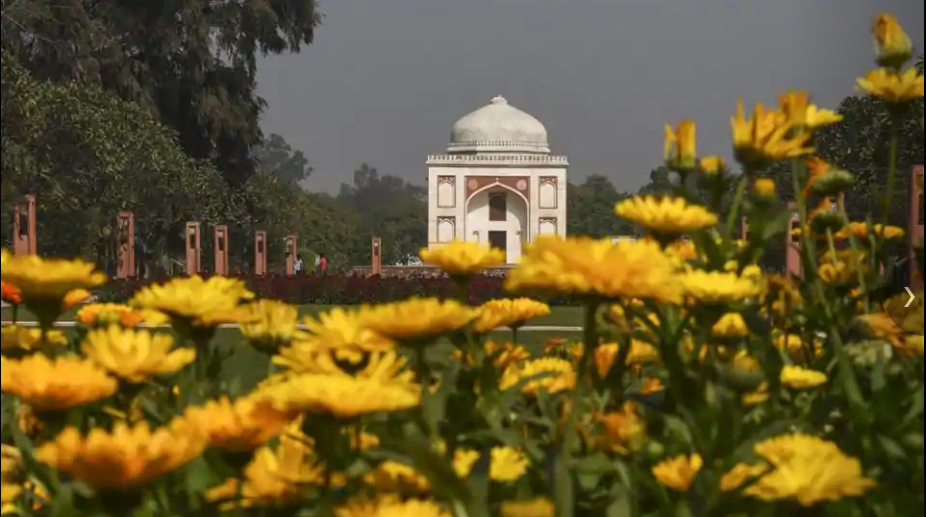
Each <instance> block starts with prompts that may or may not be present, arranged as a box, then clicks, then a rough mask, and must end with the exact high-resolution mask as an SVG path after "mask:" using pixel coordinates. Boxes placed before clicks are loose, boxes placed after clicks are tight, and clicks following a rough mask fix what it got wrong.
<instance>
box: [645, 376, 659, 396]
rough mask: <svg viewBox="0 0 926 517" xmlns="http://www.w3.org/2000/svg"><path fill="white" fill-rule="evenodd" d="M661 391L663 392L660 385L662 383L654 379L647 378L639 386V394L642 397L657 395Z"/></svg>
mask: <svg viewBox="0 0 926 517" xmlns="http://www.w3.org/2000/svg"><path fill="white" fill-rule="evenodd" d="M663 390H665V386H663V385H662V381H661V380H659V379H657V378H655V377H648V378H646V379H643V383H642V385H641V386H640V393H641V394H643V395H650V394H652V393H659V392H660V391H663Z"/></svg>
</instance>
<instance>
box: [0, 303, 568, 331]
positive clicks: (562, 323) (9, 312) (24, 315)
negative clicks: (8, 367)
mask: <svg viewBox="0 0 926 517" xmlns="http://www.w3.org/2000/svg"><path fill="white" fill-rule="evenodd" d="M331 308H332V306H329V305H303V306H300V307H299V312H300V314H302V315H303V316H313V315H316V314H318V313H320V312H324V311H326V310H329V309H331ZM77 310H78V309H72V310H71V311H69V312H68V313H66V314H64V316H62V317H61V321H74V314H75V313H76V312H77ZM12 318H13V309H11V308H9V307H4V308H3V309H2V310H0V320H2V321H3V322H4V323H6V322H9V321H11V320H12ZM18 319H19V321H35V316H33V315H32V314H30V313H29V312H28V311H26V310H24V309H20V310H19V315H18ZM530 324H531V325H537V326H551V327H578V326H581V325H582V309H581V307H553V308H552V311H551V313H550V314H549V315H548V316H544V317H542V318H537V319H535V320H531V322H530Z"/></svg>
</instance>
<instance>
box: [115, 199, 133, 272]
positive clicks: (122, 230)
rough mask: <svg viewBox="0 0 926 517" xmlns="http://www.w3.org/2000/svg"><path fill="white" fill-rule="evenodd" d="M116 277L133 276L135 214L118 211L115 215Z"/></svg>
mask: <svg viewBox="0 0 926 517" xmlns="http://www.w3.org/2000/svg"><path fill="white" fill-rule="evenodd" d="M116 249H117V250H118V253H119V256H118V258H117V262H116V278H118V279H120V280H128V279H129V278H135V214H133V213H132V212H126V211H123V212H119V215H117V216H116Z"/></svg>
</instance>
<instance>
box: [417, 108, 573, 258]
mask: <svg viewBox="0 0 926 517" xmlns="http://www.w3.org/2000/svg"><path fill="white" fill-rule="evenodd" d="M427 166H428V246H429V247H434V246H440V245H441V244H444V243H448V242H453V241H454V240H459V241H476V242H481V243H485V244H488V245H491V246H493V247H496V248H499V249H502V250H504V251H505V252H506V253H507V256H508V259H507V262H508V263H509V264H513V263H516V262H518V261H519V260H520V258H521V253H522V250H523V249H524V245H525V244H527V243H529V242H532V241H533V240H534V239H536V238H537V236H540V235H560V236H565V234H566V187H567V184H566V181H567V170H568V167H569V161H568V160H567V158H566V157H565V156H557V155H554V154H552V153H551V152H550V146H549V141H548V138H547V130H546V128H545V127H544V125H543V124H541V123H540V121H538V120H537V119H536V118H534V117H532V116H531V115H529V114H527V113H525V112H523V111H521V110H519V109H517V108H515V107H514V106H511V105H510V104H508V101H507V100H505V98H504V97H495V98H493V99H492V100H491V102H490V103H489V104H488V105H486V106H483V107H482V108H479V109H477V110H476V111H473V112H472V113H470V114H468V115H466V116H464V117H463V118H461V119H460V120H458V121H457V122H456V124H454V125H453V129H452V131H451V135H450V144H449V145H448V147H447V151H446V152H445V153H443V154H437V155H431V156H428V160H427Z"/></svg>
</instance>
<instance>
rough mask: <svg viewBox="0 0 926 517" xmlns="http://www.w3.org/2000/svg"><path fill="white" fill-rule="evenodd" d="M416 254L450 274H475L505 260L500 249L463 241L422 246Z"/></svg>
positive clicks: (425, 261)
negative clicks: (430, 246) (431, 246)
mask: <svg viewBox="0 0 926 517" xmlns="http://www.w3.org/2000/svg"><path fill="white" fill-rule="evenodd" d="M418 255H419V256H420V257H421V260H423V261H424V263H425V264H430V265H432V266H437V267H439V268H441V269H442V270H443V271H444V273H447V274H448V275H450V276H466V275H475V274H477V273H479V272H480V271H482V270H484V269H486V268H491V267H496V266H500V265H503V264H504V263H505V260H506V256H505V252H504V251H502V250H499V249H495V248H490V247H487V246H483V245H481V244H479V243H478V242H464V241H457V242H452V243H449V244H442V245H440V246H438V247H435V248H433V249H429V248H424V249H422V250H421V251H420V252H419V253H418Z"/></svg>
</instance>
